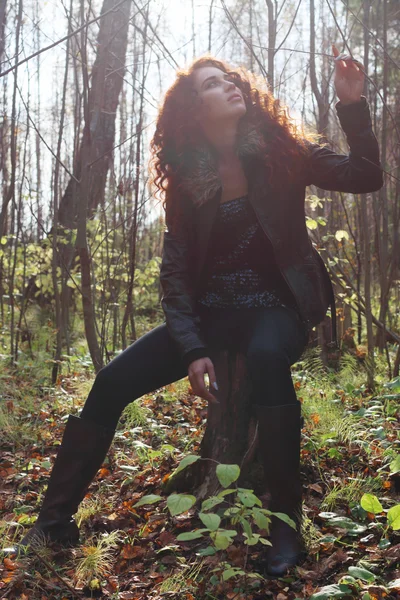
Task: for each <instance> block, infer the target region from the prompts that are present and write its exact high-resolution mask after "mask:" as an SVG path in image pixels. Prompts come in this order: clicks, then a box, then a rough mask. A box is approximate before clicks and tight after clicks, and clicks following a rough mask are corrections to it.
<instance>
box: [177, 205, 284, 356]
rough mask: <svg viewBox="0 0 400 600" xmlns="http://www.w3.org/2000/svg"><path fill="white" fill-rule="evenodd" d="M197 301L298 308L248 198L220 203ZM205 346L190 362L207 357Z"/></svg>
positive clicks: (214, 305)
mask: <svg viewBox="0 0 400 600" xmlns="http://www.w3.org/2000/svg"><path fill="white" fill-rule="evenodd" d="M203 282H204V283H203V285H202V286H201V294H200V295H199V296H198V298H197V305H198V309H199V312H200V314H201V312H202V309H204V308H206V309H213V308H218V309H221V308H237V309H248V308H263V307H264V308H267V307H273V306H290V307H294V306H295V302H294V298H293V295H292V294H291V292H290V291H289V288H288V286H287V283H286V281H285V280H284V278H283V276H282V274H281V272H280V270H279V268H278V266H277V264H276V261H275V257H274V254H273V249H272V245H271V243H270V242H269V241H268V239H267V238H266V237H265V235H264V233H263V231H262V229H261V227H260V225H259V223H258V220H257V217H256V215H255V213H254V210H253V208H252V206H251V204H250V202H249V200H248V198H247V196H242V197H240V198H234V199H233V200H229V201H228V202H224V203H222V204H220V205H219V207H218V212H217V215H216V218H215V222H214V226H213V229H212V232H211V236H210V241H209V246H208V252H207V257H206V261H205V265H204V272H203ZM207 354H208V353H207V349H206V348H198V349H194V350H192V351H191V352H189V353H188V354H187V355H186V356H185V357H184V358H185V362H186V364H187V366H188V365H189V364H190V363H191V362H192V361H193V360H196V359H198V358H202V357H204V356H207Z"/></svg>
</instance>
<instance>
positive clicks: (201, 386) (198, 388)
mask: <svg viewBox="0 0 400 600" xmlns="http://www.w3.org/2000/svg"><path fill="white" fill-rule="evenodd" d="M206 374H208V378H209V381H210V387H212V388H214V389H218V388H217V387H216V386H217V380H216V378H215V371H214V365H213V364H212V362H211V360H210V359H209V358H199V359H198V360H194V361H193V362H192V363H190V365H189V369H188V376H189V381H190V385H191V386H192V390H193V393H194V394H196V396H200V398H204V400H207V401H208V402H214V403H215V402H217V403H218V400H217V399H216V397H215V396H213V395H212V394H211V393H210V392H209V391H208V389H207V388H206V382H205V379H204V376H205V375H206Z"/></svg>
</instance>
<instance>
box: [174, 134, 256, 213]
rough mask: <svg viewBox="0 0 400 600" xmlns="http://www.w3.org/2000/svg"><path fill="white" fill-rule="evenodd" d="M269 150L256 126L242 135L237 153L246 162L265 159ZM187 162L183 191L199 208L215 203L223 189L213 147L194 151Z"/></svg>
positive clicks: (207, 146) (200, 147)
mask: <svg viewBox="0 0 400 600" xmlns="http://www.w3.org/2000/svg"><path fill="white" fill-rule="evenodd" d="M265 149H266V142H265V140H264V138H263V136H262V134H261V133H259V132H258V131H257V129H256V128H255V127H254V126H251V127H248V128H247V129H246V130H244V131H241V132H240V133H238V139H237V147H236V152H237V155H238V156H239V158H240V159H242V161H243V162H244V163H247V162H248V161H250V160H251V159H254V158H256V157H257V156H262V155H263V154H264V153H265ZM185 162H186V165H185V171H186V175H185V176H184V177H182V183H181V189H182V190H183V191H184V193H186V194H188V195H189V196H190V198H191V200H192V202H193V204H194V205H195V206H197V207H198V206H201V205H202V204H204V203H206V202H208V201H209V200H211V198H213V197H214V196H215V195H216V193H217V192H218V191H219V190H220V189H221V187H222V182H221V179H220V177H219V174H218V167H217V161H216V156H215V153H214V152H213V150H212V148H211V147H210V145H208V144H204V145H203V146H199V147H196V148H195V149H193V150H192V151H191V152H190V155H189V154H188V155H187V157H186V161H185Z"/></svg>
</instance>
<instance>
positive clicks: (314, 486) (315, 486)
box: [308, 483, 324, 494]
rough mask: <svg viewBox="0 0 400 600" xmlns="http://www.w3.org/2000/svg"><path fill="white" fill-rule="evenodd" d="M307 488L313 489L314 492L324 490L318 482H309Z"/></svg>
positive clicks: (319, 492) (321, 492)
mask: <svg viewBox="0 0 400 600" xmlns="http://www.w3.org/2000/svg"><path fill="white" fill-rule="evenodd" d="M308 489H310V490H314V492H317V493H318V494H323V493H324V491H323V489H322V487H321V486H320V485H319V483H310V484H309V486H308Z"/></svg>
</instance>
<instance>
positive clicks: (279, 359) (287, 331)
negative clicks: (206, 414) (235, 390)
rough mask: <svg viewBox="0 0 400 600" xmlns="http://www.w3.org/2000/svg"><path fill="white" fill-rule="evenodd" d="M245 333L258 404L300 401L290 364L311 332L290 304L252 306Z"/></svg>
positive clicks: (256, 402)
mask: <svg viewBox="0 0 400 600" xmlns="http://www.w3.org/2000/svg"><path fill="white" fill-rule="evenodd" d="M244 327H245V329H246V331H245V333H244V334H243V344H244V350H245V353H246V357H247V368H248V371H249V375H250V379H251V381H252V386H253V400H254V403H255V404H259V405H264V406H279V405H286V404H296V403H297V402H298V400H297V397H296V393H295V390H294V386H293V382H292V376H291V371H290V367H291V365H293V364H294V363H295V362H296V361H297V360H299V358H300V356H301V355H302V353H303V351H304V349H305V347H306V345H307V342H308V332H307V330H306V328H305V325H304V324H303V323H302V321H301V320H300V318H299V317H298V315H297V313H296V312H295V311H294V310H292V309H289V308H284V307H280V306H279V307H273V308H265V309H257V310H250V311H249V315H248V317H247V318H245V321H244Z"/></svg>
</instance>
